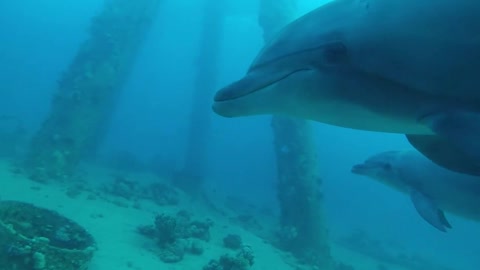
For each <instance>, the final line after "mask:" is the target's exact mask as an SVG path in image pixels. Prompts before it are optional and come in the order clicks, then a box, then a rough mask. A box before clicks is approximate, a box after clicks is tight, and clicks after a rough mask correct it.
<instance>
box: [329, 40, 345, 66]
mask: <svg viewBox="0 0 480 270" xmlns="http://www.w3.org/2000/svg"><path fill="white" fill-rule="evenodd" d="M323 54H324V57H325V61H326V62H327V63H328V64H330V65H337V64H340V63H343V62H345V61H346V59H347V54H348V50H347V47H346V46H345V44H343V43H342V42H340V41H335V42H331V43H328V44H326V45H325V49H324V51H323Z"/></svg>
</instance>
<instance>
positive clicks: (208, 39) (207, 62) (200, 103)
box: [176, 0, 224, 193]
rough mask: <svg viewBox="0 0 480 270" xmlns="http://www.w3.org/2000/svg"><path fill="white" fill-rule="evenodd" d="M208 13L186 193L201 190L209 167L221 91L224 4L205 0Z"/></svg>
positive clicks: (193, 110)
mask: <svg viewBox="0 0 480 270" xmlns="http://www.w3.org/2000/svg"><path fill="white" fill-rule="evenodd" d="M203 1H204V12H203V22H202V26H201V27H202V29H201V37H200V43H199V50H198V57H197V59H196V68H197V71H196V72H197V73H196V75H195V76H196V77H195V83H194V89H193V99H192V102H193V103H192V107H191V115H190V124H189V125H190V127H189V134H188V142H187V152H186V158H185V167H184V173H185V175H187V176H189V177H185V178H184V179H178V181H177V183H176V184H177V185H178V186H180V187H181V188H183V189H185V190H186V191H189V192H193V193H197V192H199V191H200V190H201V186H202V183H203V179H204V177H205V173H206V172H205V169H206V167H207V165H208V164H207V153H208V137H209V132H210V121H211V119H210V117H211V113H210V106H211V97H212V89H215V88H217V74H218V63H219V62H218V58H219V56H220V55H219V52H220V51H221V42H222V39H221V38H222V34H223V23H224V8H223V7H224V1H223V0H220V1H219V0H203Z"/></svg>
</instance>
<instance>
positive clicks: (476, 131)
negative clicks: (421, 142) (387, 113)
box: [420, 111, 480, 164]
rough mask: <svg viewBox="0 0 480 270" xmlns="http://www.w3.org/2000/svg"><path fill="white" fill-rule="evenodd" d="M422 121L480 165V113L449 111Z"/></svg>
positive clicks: (429, 116)
mask: <svg viewBox="0 0 480 270" xmlns="http://www.w3.org/2000/svg"><path fill="white" fill-rule="evenodd" d="M420 121H421V122H422V123H424V124H426V125H427V126H428V127H430V128H431V129H432V130H433V131H434V132H435V133H436V134H438V135H440V136H442V137H444V138H446V139H448V140H450V141H451V142H452V143H454V144H455V145H456V146H457V147H458V148H459V149H460V150H461V151H463V152H465V154H467V155H469V156H470V157H471V158H473V159H475V160H476V161H477V162H478V164H480V140H479V138H480V113H476V112H468V111H453V112H452V111H449V112H444V113H435V114H430V115H428V116H426V117H423V118H422V119H420Z"/></svg>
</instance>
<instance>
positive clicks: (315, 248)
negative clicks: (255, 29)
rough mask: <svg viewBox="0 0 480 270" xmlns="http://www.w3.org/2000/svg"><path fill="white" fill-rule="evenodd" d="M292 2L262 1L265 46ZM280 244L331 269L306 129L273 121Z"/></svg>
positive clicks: (287, 15) (312, 146) (299, 123)
mask: <svg viewBox="0 0 480 270" xmlns="http://www.w3.org/2000/svg"><path fill="white" fill-rule="evenodd" d="M295 11H296V0H261V1H260V16H259V24H260V26H261V27H262V29H263V33H264V39H265V40H269V39H270V38H271V37H272V36H273V35H274V34H275V33H277V32H278V31H279V30H280V29H281V27H282V26H284V25H285V24H287V23H288V22H290V21H291V20H292V19H293V18H294V15H295ZM271 124H272V130H273V135H274V149H275V155H276V161H277V173H278V175H277V177H278V185H277V187H278V199H279V202H280V208H281V214H280V215H281V216H280V224H281V226H282V229H281V232H280V235H281V237H280V238H281V239H280V242H281V243H280V244H281V245H282V246H283V247H284V248H285V249H286V250H288V251H290V252H292V254H294V255H295V256H296V257H297V258H299V259H300V260H302V261H304V262H305V263H308V264H312V265H314V266H316V267H318V269H333V264H334V263H333V259H332V257H331V255H330V246H329V239H328V233H327V226H326V224H325V219H324V212H323V199H322V197H323V196H322V191H321V179H320V177H319V167H318V164H319V161H318V157H317V153H316V146H315V138H314V133H313V130H312V127H311V126H310V123H309V122H308V121H305V120H300V119H293V118H287V117H279V116H274V117H273V118H272V122H271Z"/></svg>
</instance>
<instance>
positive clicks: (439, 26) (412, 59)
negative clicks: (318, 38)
mask: <svg viewBox="0 0 480 270" xmlns="http://www.w3.org/2000/svg"><path fill="white" fill-rule="evenodd" d="M342 2H352V4H353V3H354V5H357V8H358V9H359V10H358V11H359V12H358V13H357V15H356V16H354V18H351V19H349V18H346V20H355V22H354V23H353V22H352V24H351V26H350V27H349V28H348V29H345V30H344V31H345V32H344V34H345V36H344V38H345V40H346V45H347V48H349V50H350V53H351V64H352V65H353V66H355V67H357V68H358V69H360V70H363V71H365V72H368V73H373V74H378V75H380V76H383V77H386V78H389V79H391V80H394V81H396V82H398V83H402V84H406V85H407V86H409V87H411V88H414V89H417V90H419V91H423V92H428V93H433V94H435V95H446V96H449V97H455V98H460V99H463V98H471V97H474V98H480V89H479V87H480V81H479V75H480V28H479V25H480V16H479V14H480V1H472V0H457V1H452V0H435V1H431V0H389V1H385V0H370V1H369V0H364V1H361V0H359V1H342Z"/></svg>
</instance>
